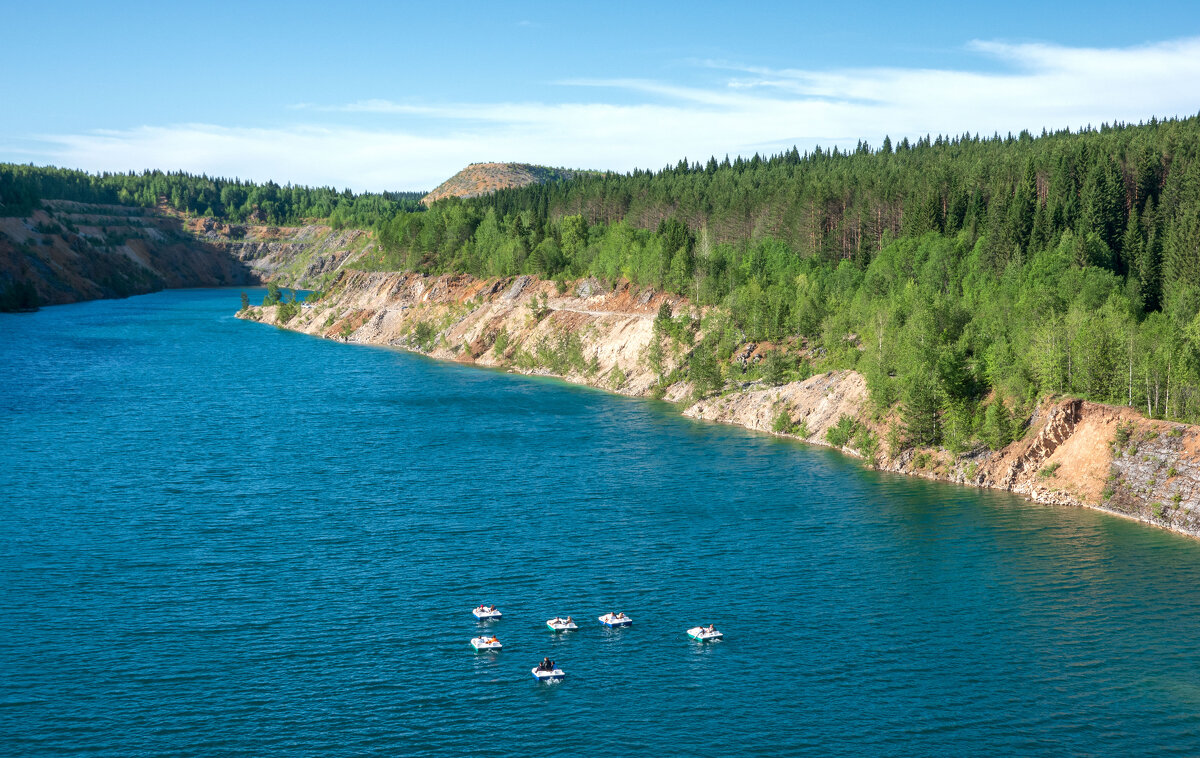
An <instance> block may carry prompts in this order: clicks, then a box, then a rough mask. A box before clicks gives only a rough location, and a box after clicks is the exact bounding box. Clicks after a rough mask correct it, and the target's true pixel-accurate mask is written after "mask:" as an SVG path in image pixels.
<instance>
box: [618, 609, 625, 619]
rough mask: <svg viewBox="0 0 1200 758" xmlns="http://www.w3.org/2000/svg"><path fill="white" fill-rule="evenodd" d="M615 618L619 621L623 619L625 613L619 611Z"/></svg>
mask: <svg viewBox="0 0 1200 758" xmlns="http://www.w3.org/2000/svg"><path fill="white" fill-rule="evenodd" d="M617 618H619V619H623V618H625V611H621V612H620V613H618V614H617Z"/></svg>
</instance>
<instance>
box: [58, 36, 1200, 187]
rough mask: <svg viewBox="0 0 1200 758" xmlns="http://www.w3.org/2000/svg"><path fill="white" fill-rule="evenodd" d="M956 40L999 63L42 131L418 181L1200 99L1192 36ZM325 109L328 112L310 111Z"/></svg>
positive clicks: (89, 158) (63, 146) (617, 86)
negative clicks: (244, 120)
mask: <svg viewBox="0 0 1200 758" xmlns="http://www.w3.org/2000/svg"><path fill="white" fill-rule="evenodd" d="M967 47H968V50H970V51H972V52H974V53H976V54H978V55H979V56H980V57H981V58H986V59H989V60H988V62H989V64H992V65H990V66H989V67H988V68H989V69H994V68H995V65H994V64H995V63H997V62H998V63H999V64H1000V70H998V71H997V70H986V71H985V70H976V71H968V70H945V69H922V68H900V67H893V68H869V69H840V70H806V69H771V68H763V67H758V66H750V65H740V64H731V63H728V62H708V63H706V64H704V66H703V70H708V71H711V72H712V73H713V81H711V83H710V84H709V85H708V86H703V87H701V86H683V85H680V84H676V83H672V82H663V81H654V80H646V79H628V78H620V79H613V78H595V79H572V80H566V81H562V82H558V84H561V85H562V86H563V91H564V92H565V93H568V94H571V95H574V99H575V100H576V101H575V102H559V103H546V102H523V103H522V102H459V103H414V102H396V101H392V100H386V99H371V100H364V101H359V102H353V103H342V104H323V105H317V104H311V103H305V104H297V105H296V106H293V108H292V109H291V112H292V113H293V114H296V116H297V117H298V118H299V120H300V121H299V122H298V123H296V124H295V125H294V126H291V127H288V128H280V129H251V128H239V127H228V126H217V125H209V124H184V125H169V126H143V127H140V128H136V129H129V130H121V131H97V132H88V133H83V134H58V135H44V136H42V137H41V138H40V139H41V141H42V144H43V145H44V151H43V152H44V155H45V156H46V159H47V160H50V161H53V162H55V163H58V164H60V165H69V166H79V167H82V168H87V169H108V170H124V169H129V168H137V169H140V168H143V167H160V168H183V169H187V170H191V171H205V172H208V173H210V174H220V175H227V176H232V175H239V176H243V177H252V178H257V179H266V178H274V179H276V180H279V181H293V182H300V183H315V184H332V185H335V186H339V187H341V186H350V187H354V188H357V189H385V188H386V189H422V188H430V187H432V186H434V185H436V184H437V183H438V182H440V181H441V180H442V179H444V178H445V177H446V176H448V175H449V174H451V173H453V172H454V171H455V170H457V169H458V168H460V167H461V166H462V165H464V164H466V163H469V162H472V161H490V160H512V161H525V162H532V163H545V164H551V165H559V166H571V167H587V168H601V169H614V170H622V171H624V170H629V169H632V168H634V167H659V166H662V165H666V164H668V163H673V162H674V161H676V160H678V159H679V158H681V157H683V156H687V157H689V158H692V159H702V158H706V157H707V156H709V155H718V156H722V155H725V154H726V153H729V154H739V153H741V154H748V153H753V152H771V151H774V150H779V149H783V148H785V147H790V146H791V145H792V144H798V145H799V146H800V147H801V148H805V147H809V146H811V145H813V144H816V143H820V144H823V145H830V144H833V143H836V144H842V145H847V144H848V145H853V144H854V143H855V141H856V140H858V139H860V138H862V139H867V140H869V141H871V142H872V143H878V142H879V140H880V139H882V137H883V135H884V134H891V135H892V136H893V137H900V136H910V137H914V136H917V135H923V134H926V133H934V134H937V133H946V134H961V133H963V132H966V131H970V132H983V133H985V134H990V133H992V132H993V131H999V132H1001V133H1003V132H1007V131H1019V130H1020V129H1030V130H1033V131H1040V129H1041V128H1042V127H1043V126H1045V127H1049V128H1063V127H1073V128H1078V127H1080V126H1084V125H1086V124H1089V123H1091V124H1099V123H1101V122H1104V121H1109V122H1112V121H1137V120H1140V119H1143V118H1147V117H1149V116H1151V115H1158V116H1170V115H1188V114H1192V113H1195V112H1196V111H1197V109H1198V108H1200V38H1197V39H1183V40H1174V41H1168V42H1160V43H1154V44H1147V45H1140V46H1137V47H1129V48H1117V49H1093V48H1070V47H1063V46H1058V45H1050V44H1011V43H1004V42H994V41H974V42H971V43H969V44H968V46H967ZM631 95H636V97H634V98H631ZM631 99H632V100H633V102H631ZM330 120H332V121H335V122H338V123H324V124H323V125H317V124H316V123H314V122H329V121H330ZM347 120H349V121H351V122H352V123H344V122H346V121H347ZM367 122H369V123H371V124H373V126H372V127H370V128H367V127H366V126H364V125H363V124H364V123H367Z"/></svg>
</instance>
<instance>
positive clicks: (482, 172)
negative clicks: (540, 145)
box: [421, 163, 582, 206]
mask: <svg viewBox="0 0 1200 758" xmlns="http://www.w3.org/2000/svg"><path fill="white" fill-rule="evenodd" d="M579 173H582V172H579V171H568V170H567V169H562V168H547V167H545V166H533V165H530V164H528V163H472V164H471V165H470V166H467V167H466V168H464V169H463V170H462V171H459V172H458V173H457V174H455V175H454V176H452V177H450V178H449V179H447V180H446V181H444V182H442V183H441V184H439V185H438V186H437V188H436V189H434V190H433V191H432V192H430V193H429V194H428V195H426V196H425V197H423V198H421V202H422V203H424V204H425V205H426V206H429V205H432V204H433V203H435V202H437V201H438V200H441V199H442V198H444V197H478V196H479V195H486V194H488V193H490V192H495V191H496V190H501V189H509V188H511V187H524V186H525V185H527V184H544V183H546V182H557V181H563V180H565V179H570V178H571V177H573V176H575V175H577V174H579Z"/></svg>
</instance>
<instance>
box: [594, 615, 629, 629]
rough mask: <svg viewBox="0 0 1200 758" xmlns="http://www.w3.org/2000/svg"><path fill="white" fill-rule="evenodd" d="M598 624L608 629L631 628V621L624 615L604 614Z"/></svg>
mask: <svg viewBox="0 0 1200 758" xmlns="http://www.w3.org/2000/svg"><path fill="white" fill-rule="evenodd" d="M600 623H601V624H604V625H605V626H608V627H616V626H633V619H631V618H629V617H628V616H626V615H625V614H624V613H606V614H604V615H603V616H601V617H600Z"/></svg>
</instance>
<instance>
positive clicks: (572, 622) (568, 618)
mask: <svg viewBox="0 0 1200 758" xmlns="http://www.w3.org/2000/svg"><path fill="white" fill-rule="evenodd" d="M567 623H568V624H574V623H575V622H574V621H572V620H571V617H570V616H567Z"/></svg>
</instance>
